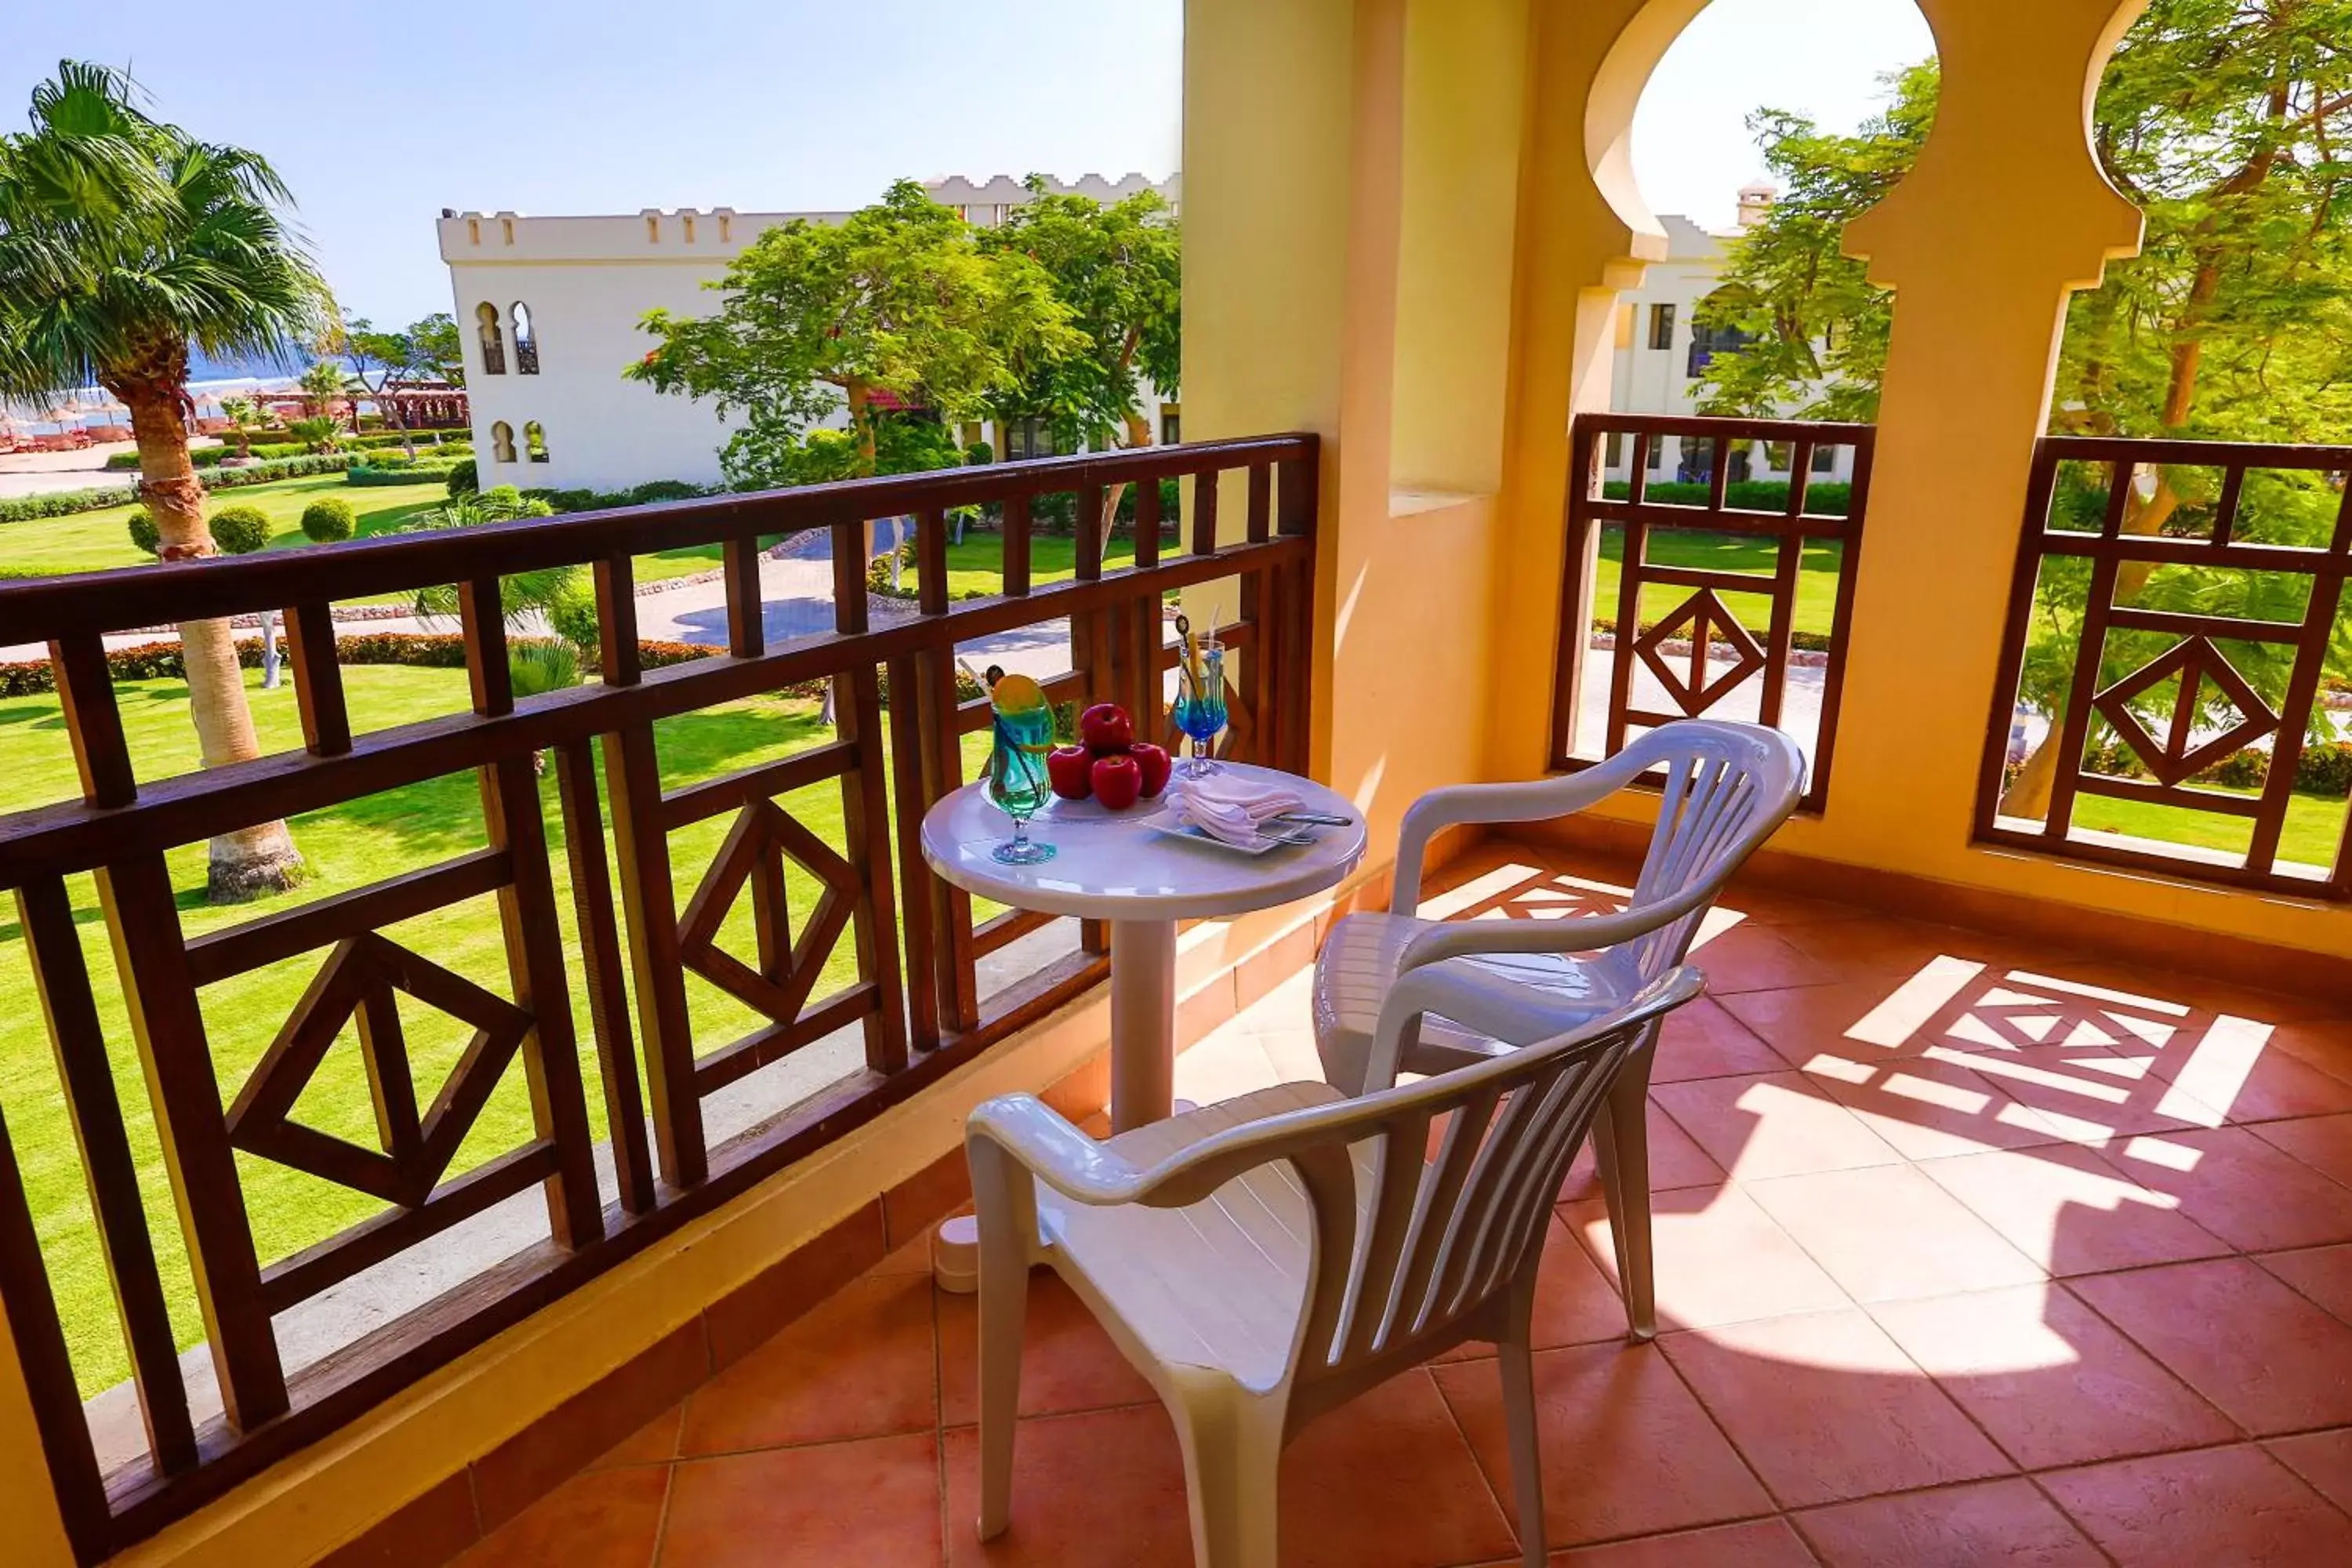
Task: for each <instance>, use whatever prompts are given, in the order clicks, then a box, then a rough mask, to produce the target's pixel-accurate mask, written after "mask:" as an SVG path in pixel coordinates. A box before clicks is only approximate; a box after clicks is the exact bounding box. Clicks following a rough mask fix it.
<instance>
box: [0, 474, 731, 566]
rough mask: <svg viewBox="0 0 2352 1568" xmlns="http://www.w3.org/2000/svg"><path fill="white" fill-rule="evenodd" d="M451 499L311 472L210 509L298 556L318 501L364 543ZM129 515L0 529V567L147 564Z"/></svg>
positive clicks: (649, 561)
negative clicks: (239, 512)
mask: <svg viewBox="0 0 2352 1568" xmlns="http://www.w3.org/2000/svg"><path fill="white" fill-rule="evenodd" d="M447 495H448V491H447V489H446V488H445V487H444V485H443V482H442V481H441V480H439V479H427V480H425V481H422V482H420V483H417V484H413V485H354V484H348V483H346V482H345V481H344V479H343V477H342V476H341V474H310V475H306V476H305V477H303V478H301V479H281V480H278V482H276V483H274V484H267V485H249V486H247V487H245V488H243V489H232V490H222V491H219V492H218V493H216V494H215V495H214V496H212V497H211V498H210V500H209V501H208V503H207V504H208V507H209V510H212V511H218V510H221V509H222V508H224V507H231V506H257V507H259V508H260V509H261V510H263V511H264V512H266V513H268V517H269V521H270V522H271V523H272V524H273V525H274V526H275V528H276V530H277V531H276V533H275V534H274V535H273V536H272V537H271V539H270V541H269V548H270V549H272V550H296V549H300V548H302V547H304V546H306V545H308V544H309V543H310V539H309V538H308V537H307V536H305V535H304V533H303V532H302V528H301V521H302V509H303V508H304V507H307V506H309V505H310V503H311V502H312V501H314V500H318V499H319V498H320V496H340V497H341V498H342V499H343V500H348V501H350V502H351V503H352V511H353V512H354V513H355V514H356V515H357V517H358V521H359V534H360V536H361V537H365V536H366V535H368V534H372V533H386V532H389V531H392V530H394V529H396V528H398V527H400V526H401V525H402V524H403V523H404V522H407V521H409V520H410V519H412V518H414V517H415V516H416V514H417V513H419V512H421V511H424V510H425V509H426V508H428V507H433V506H437V505H439V504H440V503H441V502H442V501H443V500H446V499H447ZM130 515H131V508H129V507H127V506H115V507H108V508H107V509H105V510H102V511H84V512H76V513H75V514H74V515H72V516H71V517H44V518H33V519H28V520H27V521H23V522H9V523H0V569H5V570H6V571H8V572H10V573H26V574H36V575H42V574H56V573H64V572H104V571H110V570H111V569H112V568H114V567H117V566H142V565H145V564H146V563H148V561H149V560H150V559H151V558H150V557H149V556H147V555H145V554H142V552H140V551H139V549H138V548H137V547H136V546H134V545H133V544H132V543H131V534H130V531H129V530H128V529H126V528H125V527H124V520H125V519H126V518H128V517H129V516H130ZM718 564H719V547H718V546H717V545H715V544H714V545H706V546H702V547H699V548H695V549H688V550H667V551H664V552H661V553H659V554H657V555H647V556H642V557H640V558H639V560H638V562H637V575H638V577H639V578H640V579H641V580H651V579H654V578H657V577H677V576H682V575H684V574H687V573H689V572H702V571H707V570H709V568H711V567H713V566H716V565H718Z"/></svg>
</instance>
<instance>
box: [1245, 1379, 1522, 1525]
mask: <svg viewBox="0 0 2352 1568" xmlns="http://www.w3.org/2000/svg"><path fill="white" fill-rule="evenodd" d="M1495 1496H1496V1494H1495V1493H1494V1492H1493V1491H1492V1490H1491V1489H1488V1487H1487V1485H1486V1477H1485V1476H1484V1475H1482V1474H1481V1473H1480V1471H1479V1468H1478V1461H1477V1460H1476V1459H1475V1458H1472V1457H1471V1453H1470V1446H1469V1444H1468V1443H1467V1442H1465V1440H1464V1438H1463V1436H1462V1430H1461V1428H1460V1427H1458V1426H1455V1425H1454V1416H1453V1414H1452V1412H1450V1411H1449V1410H1447V1408H1446V1406H1445V1400H1444V1397H1443V1396H1442V1395H1440V1394H1439V1393H1438V1392H1437V1384H1435V1383H1434V1382H1433V1381H1432V1379H1431V1376H1430V1373H1428V1372H1427V1371H1426V1370H1424V1369H1423V1368H1420V1367H1415V1368H1414V1369H1412V1371H1410V1372H1407V1373H1404V1374H1403V1375H1402V1376H1399V1377H1394V1378H1391V1379H1390V1380H1389V1381H1388V1382H1386V1383H1384V1384H1381V1385H1380V1386H1379V1387H1378V1388H1375V1389H1373V1390H1371V1391H1370V1393H1368V1394H1364V1395H1363V1396H1361V1397H1360V1398H1359V1399H1356V1400H1354V1401H1352V1402H1350V1403H1349V1404H1347V1405H1341V1406H1340V1407H1339V1409H1337V1410H1334V1411H1332V1412H1330V1413H1329V1414H1328V1415H1324V1416H1322V1417H1321V1418H1320V1419H1318V1420H1317V1421H1316V1422H1314V1423H1313V1424H1312V1425H1310V1426H1307V1428H1306V1429H1305V1430H1304V1431H1302V1432H1300V1433H1299V1434H1298V1436H1296V1437H1295V1438H1293V1439H1292V1440H1291V1443H1290V1446H1289V1447H1287V1448H1286V1449H1284V1450H1283V1455H1282V1480H1281V1489H1280V1499H1281V1504H1280V1506H1281V1513H1282V1553H1281V1560H1282V1563H1283V1565H1284V1568H1385V1565H1393V1568H1441V1565H1443V1564H1451V1563H1478V1562H1484V1561H1486V1560H1487V1559H1490V1558H1497V1557H1507V1556H1509V1555H1510V1554H1511V1553H1512V1552H1514V1551H1516V1550H1517V1538H1516V1537H1515V1536H1514V1535H1513V1533H1512V1531H1511V1526H1510V1525H1509V1524H1508V1523H1507V1522H1506V1521H1505V1520H1504V1517H1503V1510H1502V1509H1501V1508H1500V1507H1499V1506H1498V1505H1497V1504H1496V1500H1495Z"/></svg>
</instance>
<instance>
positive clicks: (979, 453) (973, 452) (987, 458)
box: [963, 441, 996, 465]
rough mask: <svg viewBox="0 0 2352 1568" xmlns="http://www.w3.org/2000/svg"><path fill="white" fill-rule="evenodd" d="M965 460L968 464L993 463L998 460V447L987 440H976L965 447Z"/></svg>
mask: <svg viewBox="0 0 2352 1568" xmlns="http://www.w3.org/2000/svg"><path fill="white" fill-rule="evenodd" d="M963 460H964V462H965V463H966V465H971V464H973V463H992V462H994V461H996V448H995V447H992V446H990V445H989V444H988V443H987V442H985V441H974V442H973V443H972V444H971V446H969V447H965V448H964V449H963Z"/></svg>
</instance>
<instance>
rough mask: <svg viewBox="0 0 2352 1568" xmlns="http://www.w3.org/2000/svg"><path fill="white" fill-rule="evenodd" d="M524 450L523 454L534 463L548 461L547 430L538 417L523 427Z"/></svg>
mask: <svg viewBox="0 0 2352 1568" xmlns="http://www.w3.org/2000/svg"><path fill="white" fill-rule="evenodd" d="M522 450H523V456H524V457H526V458H530V460H531V461H532V462H534V463H544V462H545V461H547V430H546V427H545V426H542V425H541V424H540V422H539V421H538V420H536V419H533V420H531V421H530V422H529V423H527V424H526V425H524V426H523V427H522Z"/></svg>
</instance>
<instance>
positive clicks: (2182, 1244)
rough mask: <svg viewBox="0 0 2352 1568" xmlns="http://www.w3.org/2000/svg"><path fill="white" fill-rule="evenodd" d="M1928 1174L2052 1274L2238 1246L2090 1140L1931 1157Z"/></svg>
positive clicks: (2212, 1253)
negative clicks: (2128, 1174) (2126, 1171)
mask: <svg viewBox="0 0 2352 1568" xmlns="http://www.w3.org/2000/svg"><path fill="white" fill-rule="evenodd" d="M1916 1168H1917V1169H1918V1170H1919V1171H1920V1172H1921V1173H1924V1174H1925V1175H1926V1176H1927V1178H1928V1179H1929V1180H1930V1181H1933V1182H1934V1183H1935V1184H1937V1186H1939V1187H1942V1188H1943V1189H1944V1190H1945V1191H1946V1192H1948V1193H1949V1194H1952V1195H1953V1196H1954V1197H1956V1198H1958V1199H1959V1200H1960V1202H1962V1203H1964V1204H1966V1205H1968V1206H1969V1208H1970V1209H1971V1210H1973V1211H1974V1212H1975V1214H1976V1215H1977V1217H1979V1219H1981V1220H1983V1221H1984V1222H1985V1223H1986V1224H1987V1225H1990V1226H1992V1227H1993V1229H1995V1230H1997V1231H1999V1232H2000V1234H2001V1235H2002V1236H2003V1237H2006V1238H2008V1241H2009V1243H2010V1245H2011V1246H2012V1247H2016V1248H2017V1249H2018V1250H2019V1251H2021V1252H2023V1253H2024V1254H2025V1255H2026V1256H2027V1257H2028V1258H2032V1259H2033V1260H2034V1261H2035V1262H2036V1263H2039V1264H2041V1265H2042V1267H2043V1268H2047V1269H2048V1270H2049V1271H2050V1272H2051V1273H2053V1274H2060V1275H2066V1274H2093V1273H2099V1272H2103V1271H2105V1270H2107V1269H2113V1268H2140V1267H2143V1266H2145V1265H2147V1264H2152V1263H2179V1262H2182V1261H2184V1260H2186V1259H2189V1258H2214V1257H2219V1256H2221V1255H2222V1254H2224V1253H2227V1252H2228V1251H2229V1250H2230V1247H2229V1246H2228V1244H2226V1243H2224V1242H2222V1241H2220V1240H2218V1239H2216V1238H2215V1237H2212V1236H2211V1235H2210V1234H2208V1233H2207V1232H2205V1231H2203V1230H2201V1229H2200V1228H2198V1226H2197V1225H2196V1224H2195V1223H2194V1222H2193V1221H2191V1220H2190V1219H2189V1218H2188V1217H2187V1216H2186V1215H2182V1214H2181V1213H2180V1212H2179V1199H2177V1198H2172V1197H2168V1196H2166V1195H2164V1194H2159V1193H2152V1192H2149V1191H2148V1190H2147V1188H2146V1187H2143V1186H2141V1185H2139V1184H2137V1183H2135V1182H2131V1181H2127V1180H2126V1179H2125V1177H2124V1175H2123V1173H2121V1172H2120V1171H2118V1170H2117V1169H2116V1167H2115V1166H2114V1165H2112V1164H2110V1163H2108V1162H2107V1161H2105V1160H2104V1159H2102V1158H2100V1157H2099V1155H2097V1154H2096V1153H2094V1152H2092V1151H2090V1150H2088V1149H2084V1148H2079V1147H2076V1146H2074V1145H2071V1144H2045V1145H2043V1146H2042V1147H2040V1148H2036V1149H2029V1150H2023V1151H2019V1152H2010V1151H2000V1152H1993V1153H1986V1154H1969V1155H1964V1156H1962V1157H1960V1158H1958V1159H1954V1160H1923V1161H1921V1162H1920V1163H1919V1164H1918V1166H1917V1167H1916Z"/></svg>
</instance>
